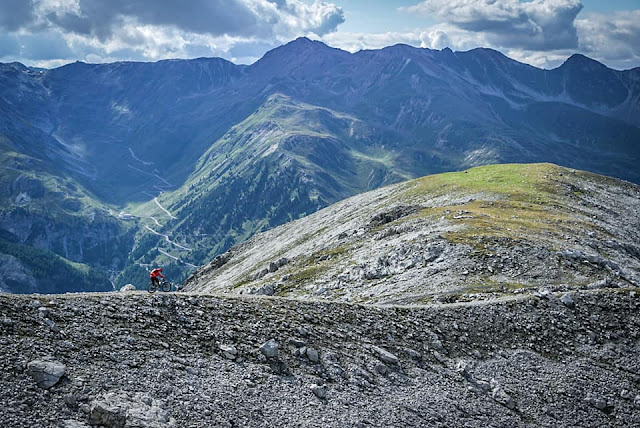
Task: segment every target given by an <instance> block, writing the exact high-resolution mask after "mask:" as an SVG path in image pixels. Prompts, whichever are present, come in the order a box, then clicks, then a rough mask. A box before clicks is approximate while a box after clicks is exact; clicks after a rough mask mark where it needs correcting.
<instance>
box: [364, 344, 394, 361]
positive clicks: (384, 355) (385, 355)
mask: <svg viewBox="0 0 640 428" xmlns="http://www.w3.org/2000/svg"><path fill="white" fill-rule="evenodd" d="M371 349H372V350H373V352H375V353H376V355H377V356H378V358H380V360H382V361H383V362H385V363H387V364H397V363H398V357H396V356H395V355H393V354H392V353H391V352H389V351H387V350H384V349H382V348H380V347H378V346H372V347H371Z"/></svg>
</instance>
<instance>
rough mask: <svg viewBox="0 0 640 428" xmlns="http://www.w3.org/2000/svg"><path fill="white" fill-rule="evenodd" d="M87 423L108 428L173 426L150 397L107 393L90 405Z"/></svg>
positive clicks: (163, 411) (165, 413)
mask: <svg viewBox="0 0 640 428" xmlns="http://www.w3.org/2000/svg"><path fill="white" fill-rule="evenodd" d="M89 423H91V424H92V425H101V426H105V427H108V428H124V427H140V428H142V427H144V428H161V427H171V426H174V423H173V421H171V420H170V419H169V414H168V412H167V411H165V410H164V409H162V408H161V407H160V406H159V405H158V403H157V402H156V401H155V400H153V399H152V398H151V397H149V396H147V395H145V394H141V393H135V394H132V395H129V394H124V393H115V392H108V393H105V394H104V395H102V396H101V397H100V398H99V399H97V400H94V401H93V402H92V403H91V410H90V413H89Z"/></svg>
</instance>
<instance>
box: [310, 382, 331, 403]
mask: <svg viewBox="0 0 640 428" xmlns="http://www.w3.org/2000/svg"><path fill="white" fill-rule="evenodd" d="M311 391H312V392H313V393H314V394H315V396H316V397H318V398H319V399H321V400H324V399H326V398H327V389H326V388H325V387H324V386H320V385H315V384H314V385H311Z"/></svg>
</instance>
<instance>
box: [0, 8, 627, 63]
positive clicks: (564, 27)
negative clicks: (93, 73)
mask: <svg viewBox="0 0 640 428" xmlns="http://www.w3.org/2000/svg"><path fill="white" fill-rule="evenodd" d="M300 36H306V37H309V38H311V39H314V40H320V41H323V42H324V43H326V44H328V45H329V46H333V47H337V48H341V49H345V50H348V51H350V52H356V51H358V50H361V49H377V48H382V47H384V46H390V45H394V44H397V43H405V44H409V45H412V46H416V47H422V48H430V49H443V48H445V47H449V48H451V49H453V50H455V51H465V50H469V49H473V48H476V47H488V48H493V49H497V50H500V51H501V52H503V53H504V54H506V55H508V56H510V57H511V58H514V59H516V60H518V61H521V62H525V63H528V64H531V65H534V66H536V67H540V68H554V67H557V66H559V65H560V64H562V62H563V61H564V60H566V59H567V58H568V57H569V56H571V55H572V54H573V53H582V54H584V55H587V56H589V57H591V58H594V59H596V60H598V61H601V62H603V63H604V64H606V65H608V66H609V67H612V68H616V69H628V68H633V67H639V66H640V0H333V1H330V0H323V1H321V0H0V62H13V61H19V62H21V63H23V64H25V65H28V66H34V67H45V68H53V67H58V66H61V65H64V64H67V63H70V62H75V61H84V62H90V63H102V62H115V61H157V60H161V59H168V58H197V57H203V56H204V57H222V58H225V59H228V60H230V61H233V62H235V63H237V64H251V63H253V62H255V61H256V60H258V59H259V58H260V57H261V56H262V55H264V53H265V52H267V51H268V50H270V49H272V48H274V47H277V46H279V45H281V44H284V43H286V42H288V41H290V40H293V39H295V38H297V37H300Z"/></svg>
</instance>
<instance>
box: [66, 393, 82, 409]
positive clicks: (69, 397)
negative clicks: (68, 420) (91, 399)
mask: <svg viewBox="0 0 640 428" xmlns="http://www.w3.org/2000/svg"><path fill="white" fill-rule="evenodd" d="M63 399H64V402H65V404H66V405H67V406H68V407H70V408H72V409H74V408H76V407H77V406H78V400H77V399H76V396H75V395H73V394H66V395H65V396H64V397H63Z"/></svg>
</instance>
